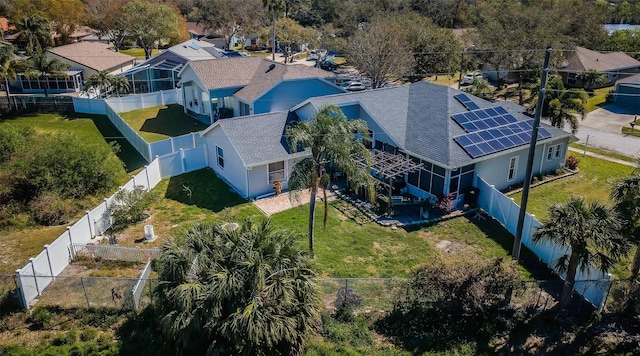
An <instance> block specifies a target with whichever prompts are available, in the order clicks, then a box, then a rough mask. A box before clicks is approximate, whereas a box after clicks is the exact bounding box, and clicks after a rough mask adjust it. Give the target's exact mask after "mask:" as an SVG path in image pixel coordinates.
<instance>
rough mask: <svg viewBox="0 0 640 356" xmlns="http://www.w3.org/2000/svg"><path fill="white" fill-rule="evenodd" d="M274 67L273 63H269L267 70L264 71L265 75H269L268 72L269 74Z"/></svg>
mask: <svg viewBox="0 0 640 356" xmlns="http://www.w3.org/2000/svg"><path fill="white" fill-rule="evenodd" d="M275 67H276V64H275V63H271V64H269V69H267V71H266V72H265V73H269V72H271V71H272V70H273V69H274V68H275Z"/></svg>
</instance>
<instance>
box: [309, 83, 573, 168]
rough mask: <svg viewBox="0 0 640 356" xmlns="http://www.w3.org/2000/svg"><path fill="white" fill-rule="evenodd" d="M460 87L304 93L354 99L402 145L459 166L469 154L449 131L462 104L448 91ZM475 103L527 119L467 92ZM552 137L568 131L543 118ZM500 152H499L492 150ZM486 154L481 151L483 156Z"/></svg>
mask: <svg viewBox="0 0 640 356" xmlns="http://www.w3.org/2000/svg"><path fill="white" fill-rule="evenodd" d="M459 93H460V91H458V90H456V89H453V88H450V87H447V86H442V85H437V84H432V83H429V82H424V81H423V82H418V83H414V84H411V85H404V86H398V87H393V88H383V89H376V90H369V91H363V92H358V93H347V94H338V95H332V96H325V97H318V98H312V99H309V102H311V103H312V104H313V105H314V106H315V107H317V108H320V107H323V106H326V105H329V104H337V105H338V106H339V105H340V104H341V103H353V102H359V103H360V105H361V106H362V107H363V108H364V109H365V110H366V111H367V112H368V113H369V114H370V115H371V116H372V119H373V120H375V121H376V122H377V123H378V125H380V127H381V128H382V129H383V130H385V132H386V133H387V134H388V135H389V137H391V139H392V140H393V141H394V142H395V143H396V144H397V145H398V147H399V148H400V149H402V150H403V151H405V152H407V153H409V154H412V155H415V156H418V157H421V158H424V159H427V160H430V161H433V162H437V163H439V164H441V165H444V166H449V167H460V166H464V165H467V164H470V163H473V162H474V160H473V159H472V158H471V156H469V155H468V154H467V153H466V151H464V150H463V149H462V148H461V147H460V146H459V145H458V144H457V143H455V141H454V140H453V137H455V136H458V135H461V134H464V133H465V131H464V130H463V129H462V128H461V127H460V126H459V125H458V124H457V123H456V122H455V121H453V120H452V119H451V116H452V115H453V114H457V113H461V112H466V111H467V109H466V108H465V107H464V106H463V105H462V104H460V103H459V102H458V101H457V100H456V99H455V98H454V97H453V96H454V95H456V94H459ZM469 97H470V98H471V99H472V101H473V102H474V103H476V104H477V105H478V106H479V107H480V108H487V107H491V106H497V105H499V106H503V107H504V108H505V109H507V111H509V112H510V113H511V114H512V115H513V116H514V117H516V118H517V119H518V120H529V119H531V118H530V117H527V116H526V115H524V114H523V112H524V108H523V107H521V106H519V105H517V104H513V103H508V102H498V103H491V102H489V101H486V100H483V99H480V98H477V97H474V96H471V95H469ZM542 126H544V128H545V129H547V130H548V131H549V132H550V133H551V135H552V138H557V137H568V136H570V135H569V134H568V133H566V132H564V131H562V130H559V129H556V128H553V127H550V126H549V125H546V124H544V123H543V124H542ZM496 154H499V153H496ZM483 158H486V157H483Z"/></svg>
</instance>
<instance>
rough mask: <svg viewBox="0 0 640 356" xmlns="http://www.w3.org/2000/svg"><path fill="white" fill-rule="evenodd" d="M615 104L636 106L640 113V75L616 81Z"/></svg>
mask: <svg viewBox="0 0 640 356" xmlns="http://www.w3.org/2000/svg"><path fill="white" fill-rule="evenodd" d="M614 102H616V103H618V104H623V105H629V106H635V107H637V108H638V109H639V112H640V74H636V75H632V76H630V77H626V78H623V79H618V80H617V81H616V86H615V92H614Z"/></svg>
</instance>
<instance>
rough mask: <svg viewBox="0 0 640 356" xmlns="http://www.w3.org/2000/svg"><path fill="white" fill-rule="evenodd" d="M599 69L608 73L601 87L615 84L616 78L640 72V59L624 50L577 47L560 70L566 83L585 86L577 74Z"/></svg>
mask: <svg viewBox="0 0 640 356" xmlns="http://www.w3.org/2000/svg"><path fill="white" fill-rule="evenodd" d="M589 69H593V70H597V71H599V72H603V73H606V74H607V80H606V81H605V82H604V83H603V84H602V85H600V87H607V86H611V85H613V84H614V83H615V82H616V80H619V79H622V78H625V77H628V76H631V75H634V74H637V73H640V61H638V60H637V59H635V58H633V57H631V56H629V55H628V54H626V53H624V52H597V51H592V50H590V49H587V48H583V47H576V50H575V52H574V53H573V55H572V56H571V57H569V60H568V61H567V63H566V65H565V66H563V67H562V68H561V69H559V70H558V72H559V74H560V75H561V76H562V79H563V81H564V83H565V85H567V86H569V87H583V86H584V83H582V81H580V80H579V79H577V78H576V77H577V75H578V74H579V73H580V72H583V71H585V70H589Z"/></svg>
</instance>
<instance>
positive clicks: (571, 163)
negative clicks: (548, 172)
mask: <svg viewBox="0 0 640 356" xmlns="http://www.w3.org/2000/svg"><path fill="white" fill-rule="evenodd" d="M579 163H580V158H578V157H576V156H574V155H569V157H567V162H565V164H564V165H565V166H566V167H567V168H568V169H570V170H572V171H575V170H576V168H578V164H579Z"/></svg>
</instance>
